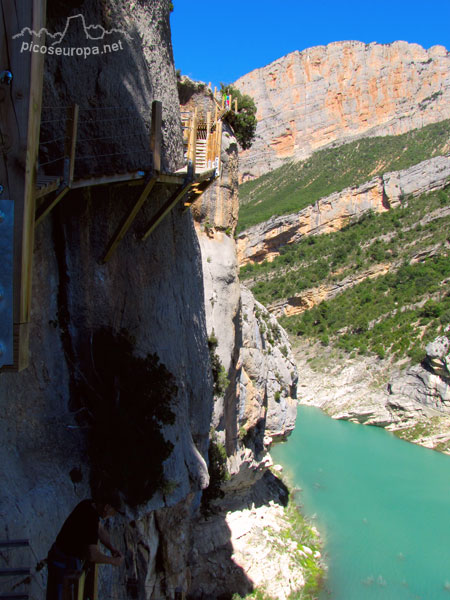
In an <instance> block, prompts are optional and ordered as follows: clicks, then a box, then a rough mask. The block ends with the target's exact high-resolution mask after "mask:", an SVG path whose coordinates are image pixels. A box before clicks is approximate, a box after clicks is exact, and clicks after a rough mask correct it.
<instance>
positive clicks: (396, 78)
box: [235, 41, 450, 181]
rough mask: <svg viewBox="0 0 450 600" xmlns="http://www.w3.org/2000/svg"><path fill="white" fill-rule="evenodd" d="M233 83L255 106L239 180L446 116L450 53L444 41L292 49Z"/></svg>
mask: <svg viewBox="0 0 450 600" xmlns="http://www.w3.org/2000/svg"><path fill="white" fill-rule="evenodd" d="M235 85H236V87H238V88H239V89H240V90H241V91H242V92H243V93H245V94H249V95H250V96H251V97H252V98H253V99H254V100H255V103H256V105H257V108H258V112H257V118H258V126H257V130H256V140H255V142H254V144H253V146H252V148H250V149H249V150H246V151H243V152H241V157H240V159H241V166H240V173H241V180H242V181H245V180H247V179H252V178H254V177H258V176H260V175H262V174H263V173H266V172H267V171H271V170H273V169H275V168H277V167H279V166H280V165H281V164H282V163H283V161H285V160H286V159H288V158H294V159H304V158H306V157H308V156H310V155H311V154H312V153H313V152H314V151H315V150H317V149H319V148H324V147H326V146H329V145H331V144H341V143H344V142H348V141H351V140H354V139H357V138H359V137H362V136H376V135H396V134H400V133H404V132H406V131H409V130H411V129H415V128H418V127H423V126H424V125H427V124H429V123H435V122H438V121H441V120H443V119H448V118H449V117H450V56H449V54H448V52H447V50H446V49H445V48H444V47H442V46H433V47H432V48H430V49H429V50H425V49H424V48H422V47H421V46H419V45H418V44H409V43H407V42H400V41H399V42H394V43H392V44H386V45H381V44H377V43H371V44H364V43H362V42H357V41H345V42H335V43H332V44H329V45H328V46H317V47H314V48H308V49H306V50H303V51H302V52H298V51H296V52H292V53H291V54H288V55H287V56H284V57H282V58H280V59H278V60H276V61H274V62H273V63H271V64H269V65H267V66H265V67H263V68H260V69H256V70H254V71H252V72H251V73H248V74H247V75H244V76H243V77H241V78H240V79H238V80H237V82H236V84H235Z"/></svg>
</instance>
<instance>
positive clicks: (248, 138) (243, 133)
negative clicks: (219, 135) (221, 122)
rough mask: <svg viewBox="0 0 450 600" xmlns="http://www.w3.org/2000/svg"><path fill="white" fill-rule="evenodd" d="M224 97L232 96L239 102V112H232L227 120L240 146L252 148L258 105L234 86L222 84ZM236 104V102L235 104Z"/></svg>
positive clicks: (245, 148)
mask: <svg viewBox="0 0 450 600" xmlns="http://www.w3.org/2000/svg"><path fill="white" fill-rule="evenodd" d="M220 86H221V90H220V91H221V93H222V94H223V95H227V96H232V98H233V99H236V100H237V112H234V111H230V112H229V113H228V114H227V116H226V120H227V121H228V123H229V124H230V125H231V127H232V128H233V131H234V133H235V135H236V139H237V141H238V142H239V145H240V146H241V147H242V148H243V149H244V150H247V148H250V146H251V145H252V143H253V140H254V138H255V132H256V123H257V120H256V105H255V103H254V101H253V99H252V98H251V97H250V96H248V95H247V94H241V92H240V91H239V90H238V89H237V88H235V87H234V86H232V85H225V84H224V83H221V84H220ZM233 104H234V102H233Z"/></svg>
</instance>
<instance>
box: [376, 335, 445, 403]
mask: <svg viewBox="0 0 450 600" xmlns="http://www.w3.org/2000/svg"><path fill="white" fill-rule="evenodd" d="M426 353H427V355H426V358H425V360H424V361H423V363H422V364H421V365H414V366H413V367H411V368H410V369H408V370H407V371H406V373H404V374H402V375H401V376H399V377H397V378H395V379H394V380H392V381H391V382H390V383H389V386H388V391H389V394H390V395H391V396H392V399H391V398H390V399H389V404H391V405H394V403H398V399H404V398H407V399H409V400H412V401H414V402H419V403H420V404H423V405H424V406H428V407H430V408H434V409H436V410H439V411H442V412H445V413H448V414H450V340H449V338H448V337H446V336H442V337H439V338H437V339H436V340H435V341H434V342H432V343H430V344H428V346H427V347H426ZM395 405H396V404H395Z"/></svg>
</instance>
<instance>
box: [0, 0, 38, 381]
mask: <svg viewBox="0 0 450 600" xmlns="http://www.w3.org/2000/svg"><path fill="white" fill-rule="evenodd" d="M45 16H46V2H45V0H20V1H19V0H0V29H1V31H2V36H1V38H0V64H1V68H2V69H7V70H9V71H10V72H11V73H12V76H13V79H12V82H11V84H10V85H9V86H8V85H5V84H0V123H1V139H0V148H1V152H0V183H1V185H3V186H4V192H3V198H9V199H11V200H14V207H15V214H14V358H13V365H10V366H9V367H10V368H13V369H14V370H21V369H24V368H25V367H26V366H27V365H28V329H29V321H30V312H31V278H32V261H33V246H34V216H35V193H36V165H37V155H38V147H39V129H40V122H41V102H42V81H43V68H44V54H41V53H40V52H21V43H22V41H23V40H22V38H14V37H13V36H15V35H16V34H20V32H21V31H22V29H24V28H25V27H29V28H31V29H34V30H35V31H39V30H40V29H41V28H42V27H45ZM43 43H44V41H43V40H42V41H41V45H42V44H43ZM5 368H8V366H5Z"/></svg>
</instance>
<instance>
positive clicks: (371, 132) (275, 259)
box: [238, 42, 450, 451]
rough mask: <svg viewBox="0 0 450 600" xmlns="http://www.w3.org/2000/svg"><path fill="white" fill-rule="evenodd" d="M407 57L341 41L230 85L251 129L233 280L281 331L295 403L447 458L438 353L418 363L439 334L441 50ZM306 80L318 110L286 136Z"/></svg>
mask: <svg viewBox="0 0 450 600" xmlns="http://www.w3.org/2000/svg"><path fill="white" fill-rule="evenodd" d="M441 50H442V52H441ZM411 52H412V53H413V54H414V53H415V52H419V48H418V47H417V46H412V45H408V44H405V43H395V44H392V45H390V46H385V47H379V46H377V45H369V46H367V47H366V48H365V49H364V51H362V48H361V45H360V44H358V43H355V42H345V43H339V44H332V45H330V46H328V47H327V48H321V49H311V51H310V52H308V51H305V52H304V53H301V56H300V54H297V55H296V54H295V53H294V55H289V57H284V58H283V59H280V60H279V61H276V63H274V64H273V65H269V67H266V68H265V69H260V70H258V71H257V72H253V73H251V74H249V75H248V76H245V77H244V78H242V79H243V80H245V82H246V83H245V85H247V87H245V85H243V86H242V87H241V89H242V91H245V92H246V93H252V92H251V90H253V93H254V94H255V101H256V103H257V104H258V102H259V105H258V106H259V110H260V116H261V125H260V128H259V138H258V140H257V142H256V144H255V146H254V147H253V148H252V149H251V150H250V151H246V152H243V153H242V156H243V165H245V166H243V170H242V172H241V180H244V183H243V184H241V186H240V195H241V213H240V223H239V231H240V233H239V235H238V245H239V261H240V265H241V271H240V276H241V279H243V280H244V281H245V283H246V285H248V286H249V287H250V288H251V289H252V291H253V293H254V294H255V296H256V298H257V299H258V300H259V301H260V302H262V303H263V304H264V305H265V306H267V307H268V308H269V310H270V311H271V312H272V313H273V314H275V315H277V316H278V317H280V322H281V323H282V324H283V326H284V327H285V328H286V329H287V330H288V332H290V334H291V340H292V342H293V343H294V345H295V346H296V348H297V349H296V352H297V365H298V367H299V379H300V381H302V389H301V390H300V392H299V399H300V401H301V402H308V403H313V404H316V405H320V406H321V407H322V408H323V409H324V410H327V411H328V412H329V413H330V414H331V415H332V416H334V417H335V418H346V419H352V420H356V421H358V422H363V423H368V424H375V425H381V426H389V427H391V428H393V429H398V430H402V431H401V434H400V435H403V436H404V437H405V438H406V439H411V440H415V441H417V440H418V441H419V443H423V444H425V445H430V446H432V447H436V448H438V449H440V450H443V451H448V448H449V438H448V436H445V431H444V430H445V428H446V427H447V426H448V412H449V409H450V406H449V393H450V392H449V390H448V379H449V377H448V369H447V367H445V365H446V364H447V363H446V361H447V358H446V355H445V352H447V350H446V351H445V352H444V353H443V354H442V356H441V355H439V357H438V358H439V361H440V365H441V366H440V367H439V369H438V370H437V371H436V372H435V370H434V367H433V364H434V363H433V361H434V360H435V359H434V358H426V356H427V354H429V356H434V354H435V350H434V345H433V344H437V345H439V344H441V345H442V343H443V342H442V343H441V342H440V341H439V340H447V338H446V337H445V336H446V335H447V336H448V331H449V327H450V268H449V265H450V257H449V250H450V239H449V236H448V231H449V225H450V221H449V219H450V197H449V185H450V156H449V149H450V144H449V142H450V121H449V120H448V109H449V107H450V103H449V101H448V80H449V57H448V54H447V52H446V51H445V49H439V50H438V49H436V48H434V49H431V51H429V52H430V53H431V54H430V55H428V54H427V53H425V51H423V50H422V49H420V52H419V54H417V55H415V58H414V59H413V58H412V54H411ZM422 52H423V53H425V54H424V55H423V54H421V53H422ZM419 55H420V56H422V58H424V59H425V60H424V61H423V64H422V65H421V66H419V64H418V62H419ZM425 55H426V56H428V58H426V56H425ZM431 55H433V57H434V58H436V59H437V57H438V55H439V59H437V62H436V63H434V66H433V69H434V68H435V67H436V65H437V64H438V63H439V64H440V66H439V68H438V71H439V76H438V77H436V76H435V75H433V76H432V77H431V79H432V80H433V81H434V84H435V85H437V86H438V87H437V88H436V89H435V88H433V89H434V91H433V92H432V93H431V94H430V96H429V97H428V96H425V97H424V96H423V91H424V90H423V89H422V88H421V87H420V84H419V80H420V78H421V77H423V83H424V84H425V87H427V88H428V89H429V87H428V86H429V83H430V80H429V79H428V77H429V76H430V72H428V71H427V68H429V67H428V66H429V65H432V64H433V61H434V58H433V57H432V56H431ZM312 56H314V57H315V58H316V59H317V61H316V63H315V67H316V70H315V71H311V69H310V64H309V62H308V60H309V59H310V58H311V57H312ZM337 56H340V58H341V60H342V64H341V65H339V64H337V61H336V57H337ZM375 56H377V57H378V58H377V60H375V59H374V57H375ZM349 57H352V61H353V62H349V61H348V59H349ZM381 57H383V60H384V59H386V58H387V57H389V60H388V62H389V64H386V63H383V60H381ZM406 57H408V58H406ZM378 59H380V60H381V62H380V61H379V60H378ZM333 61H334V62H333ZM358 61H360V62H359V63H358ZM405 61H406V62H405ZM400 63H401V64H402V66H400ZM331 64H332V65H333V69H334V70H333V71H332V70H331V69H330V68H329V67H330V65H331ZM406 65H407V66H406ZM430 68H431V67H430ZM392 69H394V70H396V75H395V77H394V79H395V81H396V84H395V85H394V84H393V81H394V79H392V77H393V73H392ZM311 73H314V77H313V78H312V79H311ZM369 73H370V76H369ZM371 78H372V79H371ZM310 79H311V81H310ZM370 81H371V82H372V83H369V82H370ZM256 82H257V83H256ZM305 82H306V83H305ZM253 84H254V87H253V88H252V85H253ZM310 84H311V87H309V88H308V86H310ZM313 84H314V85H313ZM258 85H259V87H258ZM277 85H278V89H275V88H276V86H277ZM371 86H372V87H371ZM305 89H310V90H313V89H314V90H315V92H314V93H315V94H316V96H317V97H316V98H315V99H316V100H317V104H316V105H315V112H314V111H312V112H308V104H304V111H303V113H302V116H303V117H304V122H303V123H302V125H301V127H302V129H301V132H300V133H299V128H298V127H297V125H298V122H295V118H300V117H299V114H300V113H299V110H298V104H297V103H296V98H298V94H299V93H304V94H305V93H306V92H305ZM299 90H300V91H299ZM355 90H357V91H358V92H357V97H358V98H359V99H358V100H356V97H355V96H353V94H354V93H355ZM370 90H371V91H370ZM372 93H373V95H371V94H372ZM288 97H289V98H290V100H291V101H292V102H291V104H292V106H287V105H288V101H287V100H286V98H288ZM332 98H334V99H335V100H336V99H337V100H338V104H339V106H340V107H341V108H342V110H341V111H340V113H339V114H338V113H336V111H334V112H333V110H334V109H335V108H336V104H333V103H332V102H331V99H332ZM444 98H446V100H445V101H444V102H443V103H442V104H441V103H440V100H438V99H441V100H443V99H444ZM271 102H273V104H270V103H271ZM283 102H286V104H285V105H284V106H283ZM436 102H437V104H434V103H436ZM269 105H270V107H269ZM275 106H277V109H276V110H275V108H274V107H275ZM331 106H333V107H334V109H333V110H330V107H331ZM431 106H434V108H436V110H434V111H433V110H428V109H429V108H430V107H431ZM264 111H266V112H264ZM271 111H272V112H271ZM402 111H404V112H402ZM422 117H423V118H422ZM293 119H294V121H293ZM327 119H328V120H327ZM277 128H278V129H277ZM283 128H284V129H283ZM294 129H296V135H293V130H294ZM283 131H284V133H283ZM286 132H287V133H286ZM380 134H381V135H380ZM387 134H389V135H387ZM271 135H272V137H271ZM277 135H278V137H276V136H277ZM288 138H289V139H288ZM355 138H357V139H356V140H355ZM288 142H289V143H288ZM264 144H265V145H266V149H265V150H264V149H263V146H264ZM315 149H318V150H316V151H314V150H315ZM277 152H278V154H277ZM261 153H262V154H261ZM264 153H265V154H264ZM275 154H277V156H275ZM261 156H263V159H261ZM304 157H309V158H306V159H304ZM299 159H304V160H299ZM252 161H253V162H252ZM263 164H264V165H265V166H262V165H263ZM274 166H277V168H274ZM261 173H264V174H262V175H261ZM255 175H260V176H259V177H256V178H253V179H252V177H254V176H255ZM438 336H441V337H440V338H439V337H438ZM436 339H438V341H437V342H434V340H436ZM445 343H447V342H445ZM444 345H445V344H444ZM446 348H447V346H446ZM305 357H309V358H305ZM310 361H311V364H312V363H315V362H317V364H319V363H322V365H323V366H322V367H320V368H316V369H314V370H311V368H310V364H309V363H310ZM327 361H329V364H328V363H327ZM417 363H420V365H418V364H417ZM408 365H409V370H406V371H405V369H406V368H407V367H408ZM411 365H415V366H413V367H412V366H411ZM442 365H444V367H442ZM446 369H447V370H446ZM341 373H342V376H341ZM388 384H389V385H388Z"/></svg>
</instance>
